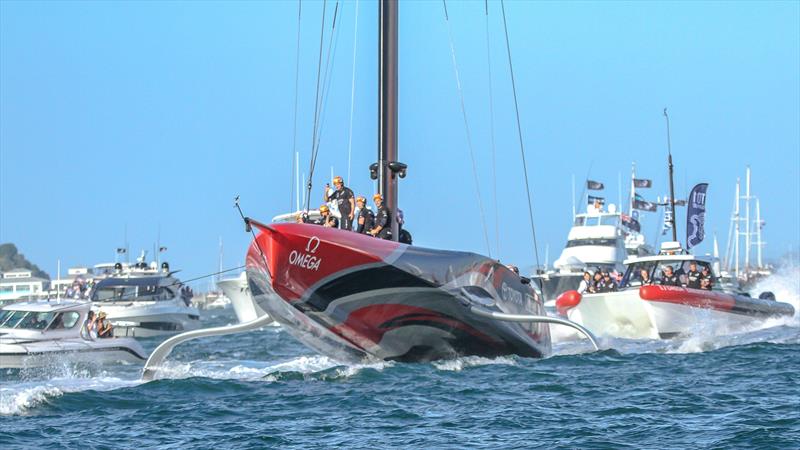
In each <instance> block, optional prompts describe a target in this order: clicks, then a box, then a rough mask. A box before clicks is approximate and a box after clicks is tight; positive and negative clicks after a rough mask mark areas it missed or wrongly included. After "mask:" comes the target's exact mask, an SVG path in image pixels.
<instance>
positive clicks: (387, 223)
mask: <svg viewBox="0 0 800 450" xmlns="http://www.w3.org/2000/svg"><path fill="white" fill-rule="evenodd" d="M372 200H373V201H374V202H375V207H376V208H377V210H378V212H377V213H376V214H375V227H373V228H372V230H370V232H369V234H371V235H373V236H376V237H379V238H381V239H391V238H392V212H391V211H389V208H387V207H386V205H384V204H383V196H382V195H381V194H375V195H373V196H372Z"/></svg>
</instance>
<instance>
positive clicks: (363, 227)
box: [355, 195, 375, 234]
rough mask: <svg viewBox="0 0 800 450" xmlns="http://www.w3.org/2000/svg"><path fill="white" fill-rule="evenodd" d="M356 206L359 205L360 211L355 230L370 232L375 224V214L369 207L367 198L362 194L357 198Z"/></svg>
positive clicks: (364, 232) (363, 232)
mask: <svg viewBox="0 0 800 450" xmlns="http://www.w3.org/2000/svg"><path fill="white" fill-rule="evenodd" d="M356 206H358V209H359V211H358V219H357V220H356V229H355V232H356V233H361V234H369V232H370V230H372V227H373V225H374V224H375V214H373V212H372V211H371V210H370V209H369V208H367V199H365V198H364V197H362V196H360V195H359V196H358V198H356Z"/></svg>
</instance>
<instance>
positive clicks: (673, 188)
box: [664, 108, 678, 241]
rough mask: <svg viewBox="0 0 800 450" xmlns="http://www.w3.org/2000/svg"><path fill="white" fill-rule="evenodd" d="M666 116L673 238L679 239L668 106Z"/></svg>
mask: <svg viewBox="0 0 800 450" xmlns="http://www.w3.org/2000/svg"><path fill="white" fill-rule="evenodd" d="M664 117H666V119H667V153H668V154H669V157H668V161H669V207H670V209H671V210H672V217H670V222H672V240H673V241H677V240H678V230H677V229H676V228H675V183H674V181H673V176H672V143H671V142H670V138H669V115H667V108H664Z"/></svg>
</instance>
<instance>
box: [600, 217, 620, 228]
mask: <svg viewBox="0 0 800 450" xmlns="http://www.w3.org/2000/svg"><path fill="white" fill-rule="evenodd" d="M617 223H619V217H617V216H600V225H614V226H616V225H617Z"/></svg>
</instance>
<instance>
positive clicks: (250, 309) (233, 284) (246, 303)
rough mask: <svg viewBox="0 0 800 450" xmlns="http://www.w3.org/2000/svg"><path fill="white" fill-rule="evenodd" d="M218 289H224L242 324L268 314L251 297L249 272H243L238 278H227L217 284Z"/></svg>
mask: <svg viewBox="0 0 800 450" xmlns="http://www.w3.org/2000/svg"><path fill="white" fill-rule="evenodd" d="M217 287H219V288H220V289H222V292H224V293H225V296H226V297H228V298H229V299H230V301H231V305H232V306H233V311H234V312H235V313H236V318H237V319H239V322H240V323H245V322H250V321H252V320H255V319H257V318H258V317H261V316H263V315H265V314H266V312H264V310H263V309H261V307H260V306H258V304H257V303H256V302H255V301H254V300H253V297H252V296H251V295H250V287H249V286H248V285H247V272H242V273H241V274H239V276H238V277H236V278H226V279H223V280H220V281H218V282H217Z"/></svg>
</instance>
